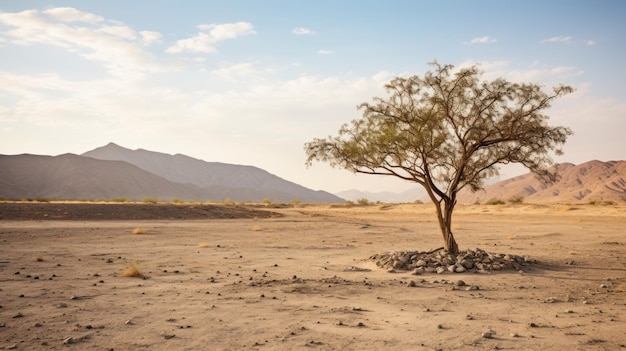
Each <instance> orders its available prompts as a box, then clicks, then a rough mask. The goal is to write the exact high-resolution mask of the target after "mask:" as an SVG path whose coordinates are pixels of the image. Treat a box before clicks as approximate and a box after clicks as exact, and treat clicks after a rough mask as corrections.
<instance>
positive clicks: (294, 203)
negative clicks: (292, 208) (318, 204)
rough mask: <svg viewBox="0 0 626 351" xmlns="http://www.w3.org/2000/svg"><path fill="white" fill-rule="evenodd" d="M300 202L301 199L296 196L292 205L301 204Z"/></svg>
mask: <svg viewBox="0 0 626 351" xmlns="http://www.w3.org/2000/svg"><path fill="white" fill-rule="evenodd" d="M300 203H301V201H300V199H298V198H295V199H293V200H291V204H292V205H300Z"/></svg>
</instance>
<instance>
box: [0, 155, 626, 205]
mask: <svg viewBox="0 0 626 351" xmlns="http://www.w3.org/2000/svg"><path fill="white" fill-rule="evenodd" d="M555 167H556V169H555V170H556V171H557V172H558V174H559V176H560V180H559V181H558V182H556V183H554V184H551V185H546V184H542V183H541V182H540V181H539V180H537V179H536V178H535V177H534V175H532V174H531V173H528V174H524V175H521V176H517V177H514V178H511V179H507V180H503V181H500V182H497V183H495V184H490V185H487V186H486V187H485V188H484V189H483V190H479V191H477V192H475V193H472V192H470V191H467V190H463V191H461V192H460V193H459V196H458V202H459V203H468V204H469V203H485V202H488V201H490V200H501V201H507V202H508V201H514V200H517V201H519V200H522V201H526V202H594V201H613V202H626V180H625V179H626V161H608V162H602V161H597V160H594V161H589V162H585V163H583V164H580V165H574V164H572V163H561V164H558V165H556V166H555ZM36 197H43V198H51V199H68V200H70V199H89V200H93V199H100V200H107V199H114V198H127V199H129V200H142V199H145V198H148V197H151V198H156V199H159V200H173V199H180V200H193V201H207V200H214V201H222V200H225V199H230V200H232V201H253V202H260V201H264V200H266V199H268V200H270V201H273V202H291V201H294V200H298V201H302V202H311V203H336V202H344V201H345V200H344V199H347V200H351V201H357V200H360V199H367V200H368V201H370V202H388V203H402V202H415V201H417V200H421V201H424V202H428V201H430V200H428V199H427V198H426V196H425V191H424V190H423V189H421V188H420V187H419V186H418V185H417V184H416V186H415V188H414V189H411V190H408V191H405V192H403V193H391V192H368V191H360V190H348V191H344V192H340V193H337V194H334V195H333V194H330V193H328V192H325V191H315V190H312V189H308V188H305V187H303V186H301V185H298V184H296V183H293V182H290V181H287V180H285V179H282V178H280V177H278V176H276V175H273V174H270V173H269V172H267V171H265V170H263V169H260V168H257V167H253V166H242V165H234V164H226V163H220V162H206V161H203V160H200V159H195V158H192V157H189V156H185V155H181V154H175V155H170V154H165V153H160V152H154V151H148V150H143V149H138V150H130V149H127V148H124V147H122V146H119V145H116V144H114V143H109V144H107V145H105V146H102V147H99V148H96V149H94V150H91V151H87V152H85V153H83V154H82V155H75V154H63V155H58V156H45V155H30V154H22V155H0V198H4V199H29V198H30V199H33V198H36Z"/></svg>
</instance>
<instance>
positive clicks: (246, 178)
mask: <svg viewBox="0 0 626 351" xmlns="http://www.w3.org/2000/svg"><path fill="white" fill-rule="evenodd" d="M82 156H86V157H91V158H95V159H100V160H109V161H124V162H127V163H130V164H132V165H135V166H137V167H139V168H141V169H143V170H145V171H148V172H150V173H153V174H155V175H158V176H159V177H163V178H165V179H167V180H169V181H172V182H176V183H180V184H193V185H195V186H198V187H200V188H204V189H207V188H213V191H214V194H215V195H214V196H215V197H214V199H216V200H221V199H225V198H230V199H231V200H236V201H246V200H249V201H256V200H262V199H263V198H268V199H270V200H272V201H280V202H289V201H292V200H294V199H298V200H300V201H304V202H342V201H343V199H341V198H340V197H337V196H335V195H332V194H330V193H327V192H324V191H321V192H318V191H314V190H312V189H308V188H305V187H303V186H301V185H299V184H296V183H293V182H290V181H287V180H285V179H282V178H279V177H278V176H275V175H273V174H271V173H269V172H267V171H265V170H263V169H261V168H258V167H254V166H242V165H235V164H228V163H219V162H207V161H203V160H200V159H196V158H193V157H190V156H187V155H183V154H175V155H170V154H167V153H161V152H155V151H149V150H144V149H137V150H130V149H127V148H124V147H122V146H119V145H117V144H115V143H112V142H111V143H109V144H107V145H105V146H102V147H99V148H96V149H94V150H91V151H87V152H85V153H83V154H82Z"/></svg>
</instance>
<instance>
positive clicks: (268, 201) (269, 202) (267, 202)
mask: <svg viewBox="0 0 626 351" xmlns="http://www.w3.org/2000/svg"><path fill="white" fill-rule="evenodd" d="M262 203H263V204H264V205H266V206H267V205H271V204H272V200H270V199H268V198H266V197H264V198H263V201H262Z"/></svg>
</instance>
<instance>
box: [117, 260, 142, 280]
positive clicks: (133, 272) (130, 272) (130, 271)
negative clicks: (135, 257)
mask: <svg viewBox="0 0 626 351" xmlns="http://www.w3.org/2000/svg"><path fill="white" fill-rule="evenodd" d="M122 276H123V277H139V278H143V276H144V275H143V272H142V270H141V267H140V266H139V264H138V263H132V264H131V265H130V266H128V267H127V268H126V269H125V270H124V271H123V272H122Z"/></svg>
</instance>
